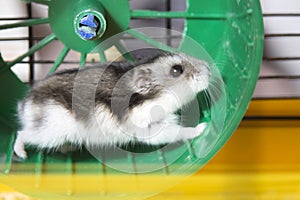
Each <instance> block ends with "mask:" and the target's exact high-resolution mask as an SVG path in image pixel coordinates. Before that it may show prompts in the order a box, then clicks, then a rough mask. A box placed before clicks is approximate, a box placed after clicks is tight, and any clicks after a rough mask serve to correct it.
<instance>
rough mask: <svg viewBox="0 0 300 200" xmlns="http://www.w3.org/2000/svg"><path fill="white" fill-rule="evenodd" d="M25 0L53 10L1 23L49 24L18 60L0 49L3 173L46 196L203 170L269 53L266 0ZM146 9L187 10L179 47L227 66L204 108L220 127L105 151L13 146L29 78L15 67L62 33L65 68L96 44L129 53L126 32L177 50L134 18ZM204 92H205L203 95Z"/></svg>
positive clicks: (127, 189)
mask: <svg viewBox="0 0 300 200" xmlns="http://www.w3.org/2000/svg"><path fill="white" fill-rule="evenodd" d="M27 1H28V2H29V3H38V4H43V5H44V6H48V17H47V18H34V19H28V20H24V21H22V22H17V23H14V24H4V25H0V31H1V30H6V29H14V28H18V27H30V26H35V25H40V24H49V26H50V27H51V30H52V33H51V34H50V35H48V36H46V37H45V38H43V39H42V40H40V41H39V42H38V43H36V44H35V45H33V46H32V47H31V48H30V49H29V50H28V51H27V52H26V53H24V54H23V55H20V56H19V57H18V58H16V59H14V60H8V61H7V60H6V59H5V58H2V56H0V94H1V98H0V137H1V140H0V181H1V182H3V183H5V184H7V185H9V186H12V187H14V188H15V189H17V190H19V191H21V192H24V193H26V194H29V195H32V196H34V197H37V198H41V199H47V198H48V199H53V198H62V199H68V198H75V199H76V198H79V199H81V198H82V199H87V198H89V199H99V198H103V199H105V198H107V199H116V198H122V199H132V198H137V199H139V198H143V197H147V196H149V195H153V194H156V193H159V192H161V191H163V190H165V189H167V188H169V187H171V186H172V185H174V184H176V183H178V182H179V181H181V180H182V179H183V178H185V177H187V176H188V175H191V174H193V173H194V172H196V171H197V170H199V169H200V168H201V167H202V166H203V165H204V164H205V163H207V162H208V161H209V160H210V159H211V158H212V157H213V156H214V155H215V154H216V153H217V152H218V151H219V150H220V149H221V147H222V146H223V145H224V144H225V143H226V141H227V140H228V139H229V138H230V136H231V135H232V133H233V132H234V131H235V129H236V128H237V126H238V125H239V123H240V121H241V120H242V118H243V116H244V114H245V112H246V109H247V106H248V104H249V102H250V100H251V97H252V94H253V91H254V88H255V85H256V81H257V78H258V73H259V69H260V64H261V60H262V52H263V24H262V14H261V8H260V3H259V0H244V1H239V0H212V1H205V0H186V9H185V10H184V11H157V10H135V9H131V7H130V1H129V0H85V1H82V0H27ZM0 15H1V14H0ZM145 18H151V19H175V18H176V19H177V18H178V19H183V20H184V30H183V32H182V37H181V39H180V40H181V41H180V44H179V47H178V48H177V49H176V50H177V51H182V52H185V53H187V54H190V55H192V56H195V57H199V58H208V59H210V60H209V61H210V62H212V63H214V66H215V67H216V69H217V72H218V73H219V74H217V75H216V76H218V75H220V79H219V80H220V82H219V83H220V84H221V83H223V82H224V87H222V88H221V89H220V93H219V96H218V97H216V100H215V102H214V103H213V104H211V105H210V107H209V108H206V109H207V110H206V113H205V112H201V115H202V114H203V116H204V117H203V118H205V120H208V121H209V120H216V121H215V122H214V124H213V125H212V126H213V127H212V128H210V129H208V130H206V132H205V134H203V135H201V136H200V137H198V138H196V139H194V140H193V141H185V142H182V143H176V144H173V145H169V146H168V148H165V147H148V146H145V145H135V146H133V147H132V148H131V147H127V148H126V150H125V149H124V151H119V152H116V151H114V150H111V151H108V152H105V151H104V152H100V153H99V155H94V154H93V153H90V152H89V151H87V150H82V151H78V152H72V153H68V154H62V153H58V152H56V153H55V152H54V153H53V152H43V151H35V150H34V149H30V148H29V149H28V153H29V157H28V159H27V160H21V159H18V158H16V157H15V156H14V154H13V150H12V148H13V143H14V140H15V136H16V132H17V129H18V122H17V120H16V105H17V101H18V100H20V99H22V98H23V97H24V95H25V94H26V92H27V91H28V88H29V86H28V85H27V84H25V83H23V82H22V81H20V80H19V78H18V77H17V76H16V75H15V74H14V73H13V72H12V70H11V68H12V67H13V66H14V65H16V64H17V63H20V62H21V61H22V60H24V59H25V58H26V57H28V56H30V55H32V54H34V53H36V52H38V51H39V50H40V49H42V48H43V47H44V46H47V45H48V44H50V43H52V42H53V41H57V40H58V41H60V42H61V43H62V44H63V46H64V47H63V49H62V50H61V52H60V54H59V55H58V56H57V59H56V60H55V61H54V62H53V66H52V67H51V69H50V71H49V73H52V72H54V71H56V70H57V69H59V67H60V65H61V64H62V63H63V62H64V59H65V57H66V55H67V54H68V52H69V51H70V50H75V51H77V52H80V53H81V59H80V62H79V63H78V66H83V65H84V63H85V61H86V56H87V55H88V54H89V53H95V52H96V53H98V54H99V57H100V58H101V61H106V55H105V51H106V50H107V49H109V48H110V47H112V46H114V47H116V49H117V50H118V51H119V52H120V53H121V54H123V57H124V58H125V59H129V60H132V59H134V57H133V56H132V55H131V54H130V52H128V49H127V47H126V45H124V42H122V38H123V37H132V38H135V39H136V40H139V41H142V42H144V43H146V44H148V45H149V46H152V47H155V48H159V49H163V50H167V51H168V50H172V49H173V47H171V46H170V44H169V43H166V44H164V43H162V42H161V41H159V40H158V39H155V37H154V38H153V37H150V36H148V35H147V34H146V33H145V32H143V29H133V28H131V27H130V25H131V20H132V19H145ZM148 29H149V28H146V30H148ZM151 29H152V30H153V29H154V28H151ZM146 32H147V31H146ZM111 38H113V39H111ZM198 47H199V48H198ZM205 56H206V57H205ZM201 98H202V97H201V96H199V98H198V101H199V104H200V105H202V104H203V103H201ZM204 110H205V109H204ZM218 120H219V121H218ZM219 122H220V123H219ZM218 123H219V124H218ZM120 152H121V153H120Z"/></svg>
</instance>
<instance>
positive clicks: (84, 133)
mask: <svg viewBox="0 0 300 200" xmlns="http://www.w3.org/2000/svg"><path fill="white" fill-rule="evenodd" d="M210 76H211V74H210V67H209V65H208V64H207V63H206V62H205V61H202V60H198V59H195V58H193V57H190V56H187V55H186V54H183V53H162V54H160V55H157V56H155V57H154V58H151V59H147V60H142V61H138V62H136V63H130V62H127V61H121V62H112V63H105V64H99V65H98V66H89V67H85V68H83V69H69V70H65V71H60V72H57V73H54V74H52V75H49V76H48V77H46V78H45V79H44V80H41V81H38V82H36V83H35V84H34V85H33V86H32V88H31V90H30V91H29V92H28V94H27V96H26V97H25V99H24V100H22V101H20V102H19V103H18V117H19V120H20V124H21V129H20V130H19V131H18V132H17V137H16V140H15V143H14V152H15V154H16V155H17V156H18V157H20V158H23V159H25V158H26V157H27V154H26V151H25V148H24V146H25V145H33V146H35V147H37V148H38V149H51V150H59V149H60V148H61V147H63V146H64V145H65V144H72V145H76V146H82V145H85V146H86V147H99V146H112V145H122V144H126V143H129V142H133V143H134V142H142V143H146V144H150V145H158V144H166V143H173V142H177V141H182V140H188V139H192V138H194V137H196V136H198V135H200V134H201V133H202V132H203V131H204V129H205V128H206V123H200V124H198V125H197V126H196V127H183V126H182V125H180V119H179V117H178V116H177V115H176V114H175V112H176V111H177V110H179V109H180V108H182V107H183V106H184V105H186V104H188V103H189V102H190V101H191V100H192V99H194V98H195V97H196V95H197V93H199V92H201V91H203V90H205V89H207V87H208V85H209V79H210Z"/></svg>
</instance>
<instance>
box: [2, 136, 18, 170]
mask: <svg viewBox="0 0 300 200" xmlns="http://www.w3.org/2000/svg"><path fill="white" fill-rule="evenodd" d="M15 137H16V133H15V132H13V133H12V134H11V137H10V140H9V144H8V150H7V154H6V159H5V165H4V173H5V174H8V173H9V172H10V169H11V164H12V157H13V153H14V150H13V146H14V141H15Z"/></svg>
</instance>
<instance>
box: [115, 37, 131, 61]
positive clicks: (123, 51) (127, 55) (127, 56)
mask: <svg viewBox="0 0 300 200" xmlns="http://www.w3.org/2000/svg"><path fill="white" fill-rule="evenodd" d="M115 46H116V48H117V49H118V51H119V52H120V53H121V54H122V56H123V57H124V58H125V59H126V60H129V61H134V58H133V57H132V56H131V54H130V52H129V51H128V50H127V49H126V47H125V46H124V45H123V44H122V43H121V41H119V42H117V43H116V44H115Z"/></svg>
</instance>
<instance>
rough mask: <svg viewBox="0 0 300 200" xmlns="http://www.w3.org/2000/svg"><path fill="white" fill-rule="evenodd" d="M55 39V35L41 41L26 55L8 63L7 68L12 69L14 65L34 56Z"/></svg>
mask: <svg viewBox="0 0 300 200" xmlns="http://www.w3.org/2000/svg"><path fill="white" fill-rule="evenodd" d="M55 38H56V36H55V34H54V33H52V34H50V35H48V36H47V37H45V38H44V39H42V40H41V41H39V42H38V43H37V44H35V45H34V46H32V47H31V48H30V49H29V50H28V51H27V52H26V53H24V54H23V55H21V56H19V57H18V58H16V59H15V60H14V61H12V62H9V63H7V66H8V67H12V66H13V65H15V64H17V63H19V62H21V61H22V60H23V59H24V58H26V57H27V56H30V55H31V54H33V53H35V52H36V51H38V50H40V49H41V48H43V47H44V46H46V45H47V44H49V43H50V42H52V41H53V40H54V39H55Z"/></svg>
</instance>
